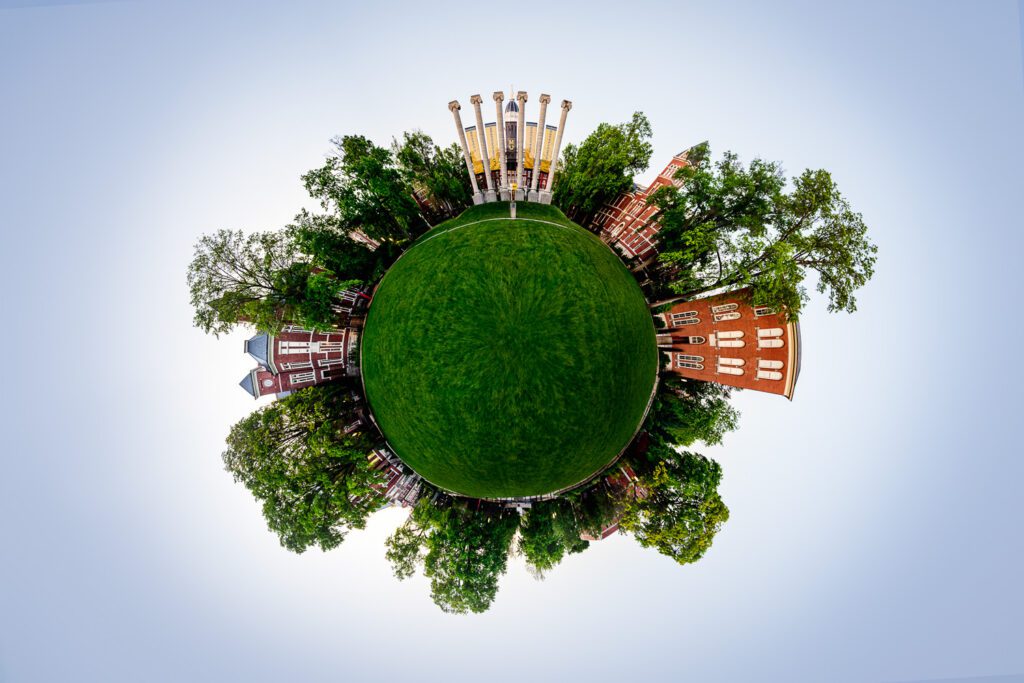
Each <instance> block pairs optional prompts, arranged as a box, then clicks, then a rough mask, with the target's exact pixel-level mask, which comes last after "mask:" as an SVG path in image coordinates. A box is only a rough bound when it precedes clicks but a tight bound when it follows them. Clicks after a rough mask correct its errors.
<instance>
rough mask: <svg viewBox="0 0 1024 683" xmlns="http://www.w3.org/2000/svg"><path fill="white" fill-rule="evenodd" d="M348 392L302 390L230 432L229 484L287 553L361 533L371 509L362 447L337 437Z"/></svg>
mask: <svg viewBox="0 0 1024 683" xmlns="http://www.w3.org/2000/svg"><path fill="white" fill-rule="evenodd" d="M350 394H351V388H350V387H348V386H346V385H344V384H339V383H333V384H325V385H319V386H313V387H308V388H306V389H303V390H302V391H299V392H296V393H294V394H292V395H290V396H287V397H285V398H283V399H281V400H279V401H276V402H275V403H273V404H271V405H269V406H266V407H264V408H261V409H259V410H257V411H256V412H254V413H252V414H251V415H249V416H248V417H246V418H245V419H243V420H241V421H239V422H238V423H237V424H235V425H234V426H233V427H232V428H231V432H230V434H229V435H228V439H227V446H228V447H227V450H226V451H224V454H223V459H224V466H225V468H226V469H227V470H228V471H229V472H231V474H232V475H233V476H234V478H235V481H238V482H241V483H243V484H244V485H245V486H246V488H248V489H249V491H251V492H252V494H253V496H255V497H256V499H257V500H259V501H260V502H261V503H262V504H263V515H264V517H265V518H266V520H267V525H268V526H269V528H270V529H271V531H273V532H275V533H276V534H278V536H279V537H280V539H281V545H283V546H284V547H286V548H288V549H289V550H292V551H294V552H299V553H301V552H303V551H304V550H306V549H307V548H309V547H310V546H319V547H320V548H321V549H323V550H329V549H331V548H334V547H335V546H337V545H338V544H339V543H341V541H342V540H343V539H344V537H345V532H346V530H347V529H349V528H357V529H361V528H363V526H364V524H365V520H366V518H367V516H368V515H369V514H370V513H371V512H372V511H373V509H374V508H375V507H376V506H377V503H376V502H375V500H376V496H377V494H376V491H375V489H374V488H373V487H374V486H375V485H378V486H379V485H380V484H382V483H383V477H382V475H381V474H380V473H379V472H377V471H374V470H372V469H370V465H369V461H368V460H367V455H368V454H369V451H370V446H369V444H368V442H367V440H366V438H365V437H363V436H361V435H347V436H346V435H344V434H342V428H343V426H344V425H345V424H348V423H351V422H352V421H353V419H354V416H355V414H354V410H355V407H356V406H355V402H354V399H353V398H352V397H351V395H350Z"/></svg>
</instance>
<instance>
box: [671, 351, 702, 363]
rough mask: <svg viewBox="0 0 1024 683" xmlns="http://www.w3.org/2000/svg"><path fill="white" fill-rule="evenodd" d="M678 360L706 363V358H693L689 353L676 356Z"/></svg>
mask: <svg viewBox="0 0 1024 683" xmlns="http://www.w3.org/2000/svg"><path fill="white" fill-rule="evenodd" d="M676 360H677V361H690V362H691V363H703V362H704V356H692V355H690V354H688V353H677V354H676Z"/></svg>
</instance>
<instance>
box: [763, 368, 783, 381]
mask: <svg viewBox="0 0 1024 683" xmlns="http://www.w3.org/2000/svg"><path fill="white" fill-rule="evenodd" d="M757 378H758V379H768V380H772V381H778V380H780V379H782V373H781V372H779V371H778V370H758V371H757Z"/></svg>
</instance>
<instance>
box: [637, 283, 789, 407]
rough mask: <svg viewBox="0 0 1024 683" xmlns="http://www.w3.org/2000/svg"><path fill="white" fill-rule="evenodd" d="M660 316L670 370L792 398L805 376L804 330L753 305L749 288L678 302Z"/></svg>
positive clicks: (660, 338) (662, 347)
mask: <svg viewBox="0 0 1024 683" xmlns="http://www.w3.org/2000/svg"><path fill="white" fill-rule="evenodd" d="M655 317H656V318H659V319H660V321H661V322H662V323H663V327H662V328H661V329H659V330H658V347H659V349H660V351H661V352H662V354H663V361H664V363H665V369H666V370H670V371H671V372H674V373H676V374H678V375H681V376H683V377H686V378H688V379H697V380H703V381H705V382H716V383H718V384H724V385H727V386H731V387H739V388H742V389H753V390H755V391H764V392H767V393H770V394H780V395H782V396H785V397H786V398H789V399H792V398H793V390H794V388H795V386H796V380H797V377H798V376H799V374H800V328H799V325H798V324H797V322H796V321H795V320H789V321H787V320H786V317H785V315H783V314H780V313H777V312H775V311H773V310H771V309H767V308H761V307H755V306H753V305H751V303H750V290H749V289H741V290H737V291H734V292H728V293H725V294H717V295H715V296H711V297H708V298H705V299H695V300H693V301H686V302H682V303H677V304H675V305H674V306H673V307H672V308H671V309H670V310H669V311H667V312H666V313H660V314H658V315H656V316H655Z"/></svg>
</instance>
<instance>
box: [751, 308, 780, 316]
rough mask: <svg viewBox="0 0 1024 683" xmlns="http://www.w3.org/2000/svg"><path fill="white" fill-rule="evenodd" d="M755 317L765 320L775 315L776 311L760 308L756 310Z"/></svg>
mask: <svg viewBox="0 0 1024 683" xmlns="http://www.w3.org/2000/svg"><path fill="white" fill-rule="evenodd" d="M754 315H755V316H757V317H758V318H763V317H764V316H766V315H775V309H774V308H772V307H770V306H758V307H757V308H755V309H754Z"/></svg>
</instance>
